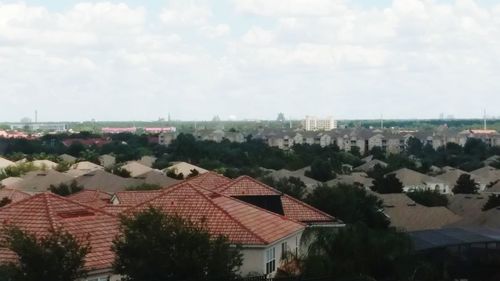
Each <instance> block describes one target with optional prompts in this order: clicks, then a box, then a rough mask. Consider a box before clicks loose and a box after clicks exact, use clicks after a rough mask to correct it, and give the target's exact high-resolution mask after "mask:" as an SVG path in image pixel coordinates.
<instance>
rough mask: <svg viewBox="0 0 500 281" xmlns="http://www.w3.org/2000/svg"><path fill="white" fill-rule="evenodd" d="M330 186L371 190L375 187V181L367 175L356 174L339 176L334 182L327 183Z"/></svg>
mask: <svg viewBox="0 0 500 281" xmlns="http://www.w3.org/2000/svg"><path fill="white" fill-rule="evenodd" d="M326 184H327V185H328V186H337V185H339V184H347V185H354V186H359V187H363V188H366V189H369V188H371V187H372V186H373V179H372V178H370V177H369V176H368V175H367V174H366V173H363V172H354V173H351V174H349V175H337V177H336V178H334V179H333V180H330V181H327V182H326Z"/></svg>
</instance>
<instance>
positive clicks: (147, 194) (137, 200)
mask: <svg viewBox="0 0 500 281" xmlns="http://www.w3.org/2000/svg"><path fill="white" fill-rule="evenodd" d="M162 192H163V190H143V191H121V192H116V193H115V196H114V197H113V199H116V200H118V203H119V204H120V205H127V206H137V205H139V204H141V203H143V202H146V201H148V200H151V199H153V198H155V197H157V196H158V195H160V194H161V193H162Z"/></svg>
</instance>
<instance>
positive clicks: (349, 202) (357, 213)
mask: <svg viewBox="0 0 500 281" xmlns="http://www.w3.org/2000/svg"><path fill="white" fill-rule="evenodd" d="M306 202H307V203H309V204H311V205H312V206H314V207H316V208H318V209H319V210H321V211H323V212H325V213H328V214H330V215H332V216H335V217H337V218H339V219H340V220H342V221H343V222H345V223H348V224H352V223H358V222H362V223H364V224H366V225H367V226H369V227H372V228H386V227H387V226H388V225H389V220H388V218H387V217H386V216H385V215H384V213H383V211H382V210H383V202H382V201H381V200H380V199H379V198H377V197H376V196H374V195H371V194H369V193H367V191H366V190H364V189H361V188H357V187H355V186H350V185H342V184H341V185H338V186H334V187H330V186H327V185H321V186H318V187H317V188H316V189H314V191H313V192H312V193H311V194H310V195H309V196H308V197H307V199H306Z"/></svg>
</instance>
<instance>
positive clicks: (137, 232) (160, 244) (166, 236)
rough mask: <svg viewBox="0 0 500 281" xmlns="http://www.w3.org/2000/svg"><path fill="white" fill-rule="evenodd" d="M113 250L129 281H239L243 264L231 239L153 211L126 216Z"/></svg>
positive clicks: (117, 268)
mask: <svg viewBox="0 0 500 281" xmlns="http://www.w3.org/2000/svg"><path fill="white" fill-rule="evenodd" d="M113 250H114V252H115V254H116V259H115V263H114V269H115V272H116V273H118V274H120V275H122V276H124V278H123V280H125V281H178V280H214V281H215V280H234V279H236V278H237V277H238V275H237V271H238V269H239V267H240V266H241V264H242V255H241V254H240V248H239V247H233V246H232V245H230V243H229V241H228V240H227V238H225V237H222V236H218V237H211V235H210V234H209V233H208V232H207V231H206V230H205V229H204V228H203V227H200V226H198V225H195V224H193V223H191V222H189V221H186V220H184V219H182V218H180V217H176V216H169V215H166V214H164V213H163V212H161V211H160V210H157V209H154V208H150V209H148V210H145V211H143V212H140V213H136V214H135V215H134V216H131V217H125V216H123V217H122V218H121V235H120V236H119V237H117V238H116V240H115V241H114V243H113Z"/></svg>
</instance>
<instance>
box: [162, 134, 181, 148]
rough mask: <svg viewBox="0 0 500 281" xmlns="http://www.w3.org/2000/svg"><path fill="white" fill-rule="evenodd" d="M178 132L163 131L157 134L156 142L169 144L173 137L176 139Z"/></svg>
mask: <svg viewBox="0 0 500 281" xmlns="http://www.w3.org/2000/svg"><path fill="white" fill-rule="evenodd" d="M177 136H178V134H177V133H176V132H165V133H161V134H159V135H158V144H161V145H165V146H169V145H170V144H171V143H172V142H173V141H174V140H175V139H177Z"/></svg>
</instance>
